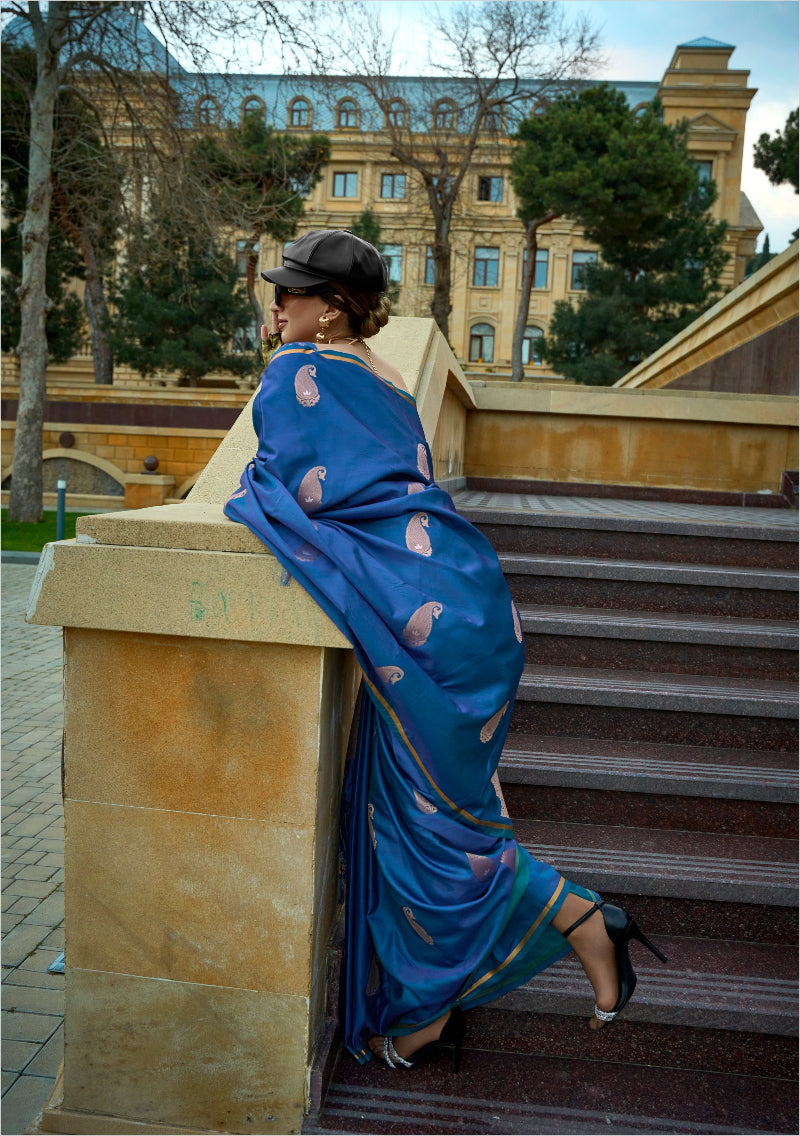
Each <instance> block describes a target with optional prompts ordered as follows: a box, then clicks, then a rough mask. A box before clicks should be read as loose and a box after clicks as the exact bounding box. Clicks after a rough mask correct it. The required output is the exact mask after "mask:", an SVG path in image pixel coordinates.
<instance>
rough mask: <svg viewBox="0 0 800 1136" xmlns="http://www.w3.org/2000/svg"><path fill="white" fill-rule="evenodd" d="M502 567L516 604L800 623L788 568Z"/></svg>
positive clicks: (507, 563) (607, 562)
mask: <svg viewBox="0 0 800 1136" xmlns="http://www.w3.org/2000/svg"><path fill="white" fill-rule="evenodd" d="M500 563H501V565H502V568H503V572H504V574H505V577H506V580H507V581H508V586H509V588H510V589H511V594H512V596H513V597H514V599H515V600H516V602H517V604H518V605H520V604H524V603H533V604H553V605H555V606H560V607H567V606H572V605H575V606H579V607H594V608H626V609H628V610H636V611H680V612H694V613H696V614H698V615H729V616H739V617H741V618H751V619H795V620H796V618H797V610H798V597H797V585H798V578H797V573H796V572H793V571H790V570H788V569H783V570H781V569H776V568H762V569H755V568H735V567H730V566H725V565H718V564H671V563H669V562H668V561H654V560H651V561H644V560H619V559H613V560H612V559H603V558H602V557H597V556H547V555H535V554H528V555H515V554H512V553H502V554H501V555H500Z"/></svg>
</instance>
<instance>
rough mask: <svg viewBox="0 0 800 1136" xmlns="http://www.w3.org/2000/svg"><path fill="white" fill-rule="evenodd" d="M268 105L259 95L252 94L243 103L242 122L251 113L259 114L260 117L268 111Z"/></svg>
mask: <svg viewBox="0 0 800 1136" xmlns="http://www.w3.org/2000/svg"><path fill="white" fill-rule="evenodd" d="M266 109H267V108H266V106H265V105H264V102H263V100H262V99H260V98H259V97H258V95H250V96H249V97H248V98H246V99H245V100H244V102H243V103H242V122H244V120H245V119H246V118H248V117H249V116H250V115H258V117H259V118H260V117H261V115H262V114H265V113H266Z"/></svg>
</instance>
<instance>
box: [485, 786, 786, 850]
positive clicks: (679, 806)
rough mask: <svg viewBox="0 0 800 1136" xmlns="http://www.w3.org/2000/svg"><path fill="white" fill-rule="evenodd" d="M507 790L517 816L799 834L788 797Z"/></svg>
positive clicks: (724, 831)
mask: <svg viewBox="0 0 800 1136" xmlns="http://www.w3.org/2000/svg"><path fill="white" fill-rule="evenodd" d="M503 795H504V797H505V801H506V805H507V807H508V811H509V813H510V814H511V817H512V818H513V819H514V820H515V821H517V820H558V821H566V822H569V823H572V824H602V825H618V826H623V827H629V826H633V827H635V828H654V829H670V830H671V829H675V830H677V831H679V832H719V833H722V834H728V835H737V834H738V835H741V836H764V837H769V838H770V839H772V838H773V837H774V838H780V839H785V840H796V839H797V836H798V827H797V826H798V820H797V805H794V804H789V803H784V802H780V803H779V802H775V801H746V800H729V799H720V798H719V797H704V796H702V795H694V796H691V795H689V794H686V795H685V796H670V795H667V794H661V793H633V792H624V791H620V790H603V789H579V788H574V787H564V786H561V785H513V784H512V785H510V784H508V783H507V782H506V783H504V784H503Z"/></svg>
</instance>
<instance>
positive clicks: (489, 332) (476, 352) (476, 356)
mask: <svg viewBox="0 0 800 1136" xmlns="http://www.w3.org/2000/svg"><path fill="white" fill-rule="evenodd" d="M469 361H470V363H493V362H494V328H493V327H491V325H490V324H488V323H476V324H473V325H472V327H471V328H470V331H469Z"/></svg>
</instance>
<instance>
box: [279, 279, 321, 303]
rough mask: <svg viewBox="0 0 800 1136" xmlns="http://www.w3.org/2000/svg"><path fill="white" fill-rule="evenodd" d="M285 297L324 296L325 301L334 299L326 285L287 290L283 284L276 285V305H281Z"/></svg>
mask: <svg viewBox="0 0 800 1136" xmlns="http://www.w3.org/2000/svg"><path fill="white" fill-rule="evenodd" d="M284 296H322V298H323V299H325V300H332V299H333V298H334V295H333V293H332V292H331V290H330V288H328V287H327V286H326V285H325V284H315V285H312V286H311V287H309V288H287V287H286V286H285V285H283V284H276V285H275V303H276V304H280V303H281V301H282V300H283V297H284Z"/></svg>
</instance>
